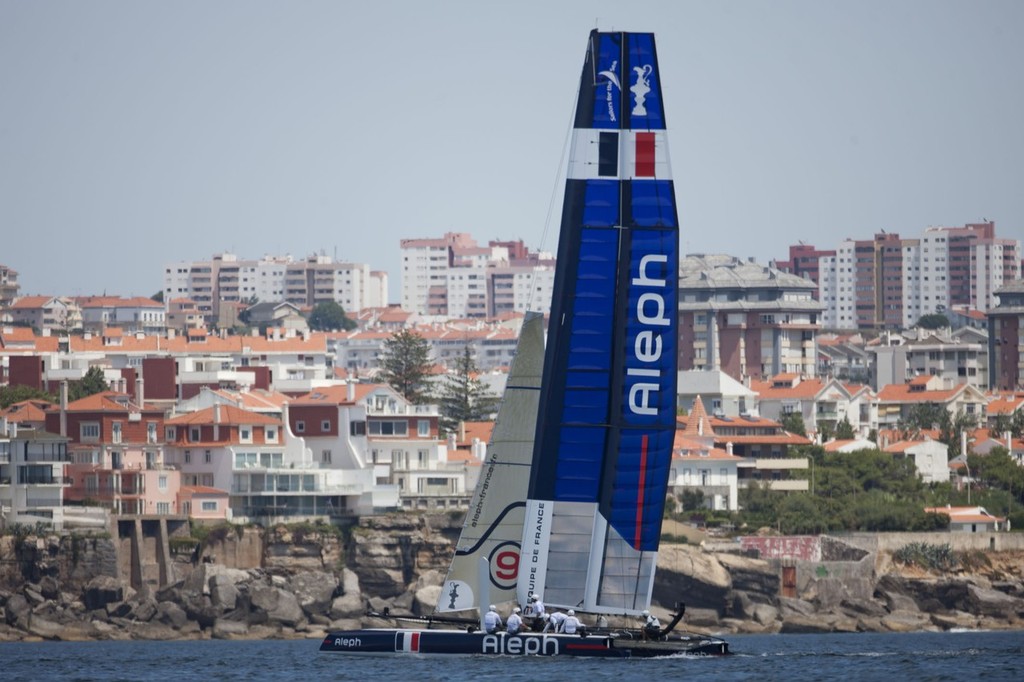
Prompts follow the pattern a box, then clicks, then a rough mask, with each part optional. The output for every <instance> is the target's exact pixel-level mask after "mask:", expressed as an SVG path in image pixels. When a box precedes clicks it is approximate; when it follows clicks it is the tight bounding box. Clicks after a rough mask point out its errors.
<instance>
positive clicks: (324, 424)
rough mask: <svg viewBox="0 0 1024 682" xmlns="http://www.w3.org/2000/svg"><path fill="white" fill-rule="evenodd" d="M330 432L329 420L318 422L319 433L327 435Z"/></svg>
mask: <svg viewBox="0 0 1024 682" xmlns="http://www.w3.org/2000/svg"><path fill="white" fill-rule="evenodd" d="M330 430H331V420H330V419H324V420H323V421H321V422H320V431H321V432H323V433H328V432H330Z"/></svg>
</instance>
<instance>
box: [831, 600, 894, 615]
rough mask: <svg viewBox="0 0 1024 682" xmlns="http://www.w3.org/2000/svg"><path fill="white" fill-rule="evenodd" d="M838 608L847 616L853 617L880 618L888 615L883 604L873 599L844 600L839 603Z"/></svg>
mask: <svg viewBox="0 0 1024 682" xmlns="http://www.w3.org/2000/svg"><path fill="white" fill-rule="evenodd" d="M839 607H840V608H841V609H842V610H843V611H844V612H846V613H847V614H851V615H853V616H855V617H859V616H874V617H876V618H882V617H883V616H885V615H886V614H887V613H889V610H888V609H887V608H885V605H884V604H882V603H881V602H877V601H875V600H874V599H844V600H842V601H841V602H840V603H839Z"/></svg>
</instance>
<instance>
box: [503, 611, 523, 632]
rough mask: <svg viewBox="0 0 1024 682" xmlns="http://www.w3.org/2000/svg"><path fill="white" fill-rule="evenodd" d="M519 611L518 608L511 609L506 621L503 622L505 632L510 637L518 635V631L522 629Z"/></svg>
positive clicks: (521, 618)
mask: <svg viewBox="0 0 1024 682" xmlns="http://www.w3.org/2000/svg"><path fill="white" fill-rule="evenodd" d="M520 611H521V609H520V608H519V607H518V606H517V607H515V608H514V609H512V613H511V614H509V617H508V621H506V622H505V632H507V633H508V634H510V635H518V634H519V631H520V630H522V629H523V617H522V616H520V615H519V613H520Z"/></svg>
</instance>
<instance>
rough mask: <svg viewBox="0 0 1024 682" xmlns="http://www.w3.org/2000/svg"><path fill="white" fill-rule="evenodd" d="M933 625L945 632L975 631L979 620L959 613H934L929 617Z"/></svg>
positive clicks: (967, 614)
mask: <svg viewBox="0 0 1024 682" xmlns="http://www.w3.org/2000/svg"><path fill="white" fill-rule="evenodd" d="M929 618H930V619H931V621H932V623H933V624H934V625H935V626H936V627H939V628H942V629H943V630H956V629H965V630H973V629H974V628H976V627H977V625H978V618H977V617H976V616H973V615H971V614H970V613H964V612H963V611H957V612H955V613H953V614H944V613H933V614H931V615H930V616H929Z"/></svg>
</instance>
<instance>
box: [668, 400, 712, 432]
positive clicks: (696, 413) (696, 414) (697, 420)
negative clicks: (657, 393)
mask: <svg viewBox="0 0 1024 682" xmlns="http://www.w3.org/2000/svg"><path fill="white" fill-rule="evenodd" d="M680 433H681V434H682V435H685V436H689V437H691V438H692V437H696V436H707V437H709V438H712V437H714V435H715V429H714V427H713V426H712V423H711V420H710V419H708V413H707V411H706V410H705V409H704V401H703V400H701V398H700V396H697V397H696V399H695V400H694V401H693V408H692V409H691V410H690V414H688V415H687V416H686V426H684V427H683V429H682V430H681V431H680V430H679V429H678V428H677V429H676V434H680Z"/></svg>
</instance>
